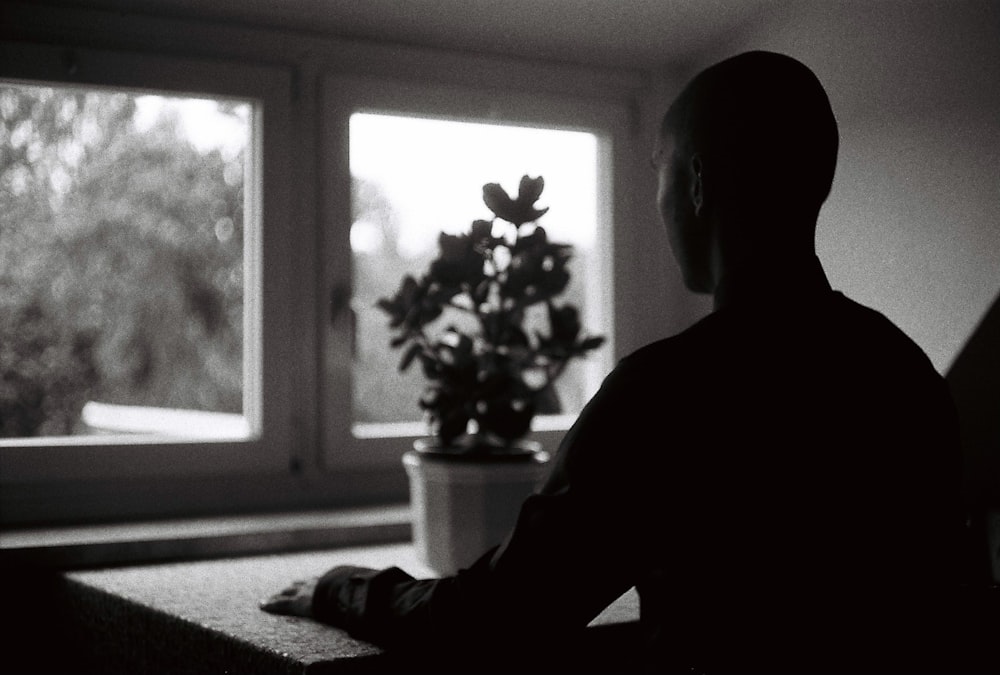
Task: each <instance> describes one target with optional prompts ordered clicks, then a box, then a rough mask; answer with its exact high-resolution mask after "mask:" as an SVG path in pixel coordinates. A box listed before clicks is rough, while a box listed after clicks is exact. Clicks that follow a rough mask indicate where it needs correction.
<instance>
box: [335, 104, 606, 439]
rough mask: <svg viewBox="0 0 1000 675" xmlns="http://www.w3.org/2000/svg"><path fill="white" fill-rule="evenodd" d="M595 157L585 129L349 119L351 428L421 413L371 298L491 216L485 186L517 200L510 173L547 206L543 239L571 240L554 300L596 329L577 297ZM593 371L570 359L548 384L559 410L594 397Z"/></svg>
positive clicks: (589, 363)
mask: <svg viewBox="0 0 1000 675" xmlns="http://www.w3.org/2000/svg"><path fill="white" fill-rule="evenodd" d="M597 162H598V142H597V138H596V137H595V136H594V135H593V134H589V133H584V132H577V131H566V130H553V129H540V128H528V127H515V126H501V125H495V124H475V123H466V122H454V121H448V120H441V119H427V118H415V117H398V116H390V115H381V114H361V113H359V114H355V115H353V116H352V117H351V126H350V165H351V175H352V195H353V200H352V209H353V214H352V216H353V226H352V228H351V248H352V251H353V256H354V294H355V296H354V302H353V309H354V313H355V319H356V336H355V358H356V362H355V368H354V373H353V374H354V416H355V420H354V421H355V433H356V434H358V435H362V436H370V435H373V434H375V435H377V434H378V431H377V430H376V431H373V429H378V427H372V426H365V425H373V424H385V423H396V422H414V421H419V420H420V418H421V411H420V409H419V407H418V404H417V401H418V399H419V397H420V393H421V391H422V389H423V386H424V383H425V381H424V379H423V377H422V375H421V373H420V369H419V366H414V367H412V368H410V369H409V370H408V371H406V372H404V373H400V372H398V370H397V364H398V363H399V360H400V357H401V354H400V353H399V352H398V351H396V350H393V349H392V348H391V347H390V345H389V342H390V339H391V333H390V329H389V327H388V323H387V316H386V314H385V313H383V312H382V311H381V310H379V309H377V308H376V306H375V303H376V301H377V300H378V299H379V298H381V297H386V296H391V295H392V294H394V293H395V292H396V290H397V288H398V287H399V284H400V281H401V279H402V277H403V275H404V274H406V273H410V274H413V275H414V276H419V275H420V274H422V273H423V272H424V271H425V270H426V269H427V265H428V263H429V262H430V260H431V259H432V258H433V257H434V256H435V255H436V253H437V240H438V234H439V233H440V232H442V231H444V232H449V233H457V232H465V231H468V228H469V226H470V224H471V223H472V221H473V220H475V219H480V218H481V219H487V220H488V219H491V218H492V213H490V211H489V209H487V208H486V205H485V204H484V203H483V200H482V188H483V185H484V184H486V183H500V184H501V185H502V186H503V187H504V188H505V189H506V190H507V192H508V193H510V194H512V195H516V194H517V187H518V183H519V181H520V178H521V176H523V175H530V176H532V177H534V176H542V177H544V179H545V189H544V192H543V194H542V197H541V199H540V200H539V205H540V206H547V207H549V208H550V210H549V212H548V213H546V214H545V215H544V216H542V218H541V219H540V220H539V224H540V225H542V226H543V227H544V228H545V229H546V231H547V233H548V235H549V238H550V239H551V240H553V241H555V242H558V243H566V244H571V245H573V247H574V258H573V260H572V261H571V268H570V269H571V273H572V274H573V278H572V280H571V281H570V285H569V288H568V289H567V290H566V292H565V293H564V294H563V296H561V298H560V301H561V302H562V301H569V302H572V303H574V304H576V305H577V306H578V307H579V308H580V310H581V314H582V317H583V322H584V328H585V329H586V330H589V331H590V332H592V333H606V332H607V330H606V328H605V327H604V326H601V325H594V324H593V322H592V321H588V315H589V314H590V315H592V314H594V311H593V310H595V309H596V308H595V307H593V306H592V305H593V304H595V303H596V300H594V299H593V298H589V297H588V284H586V283H585V282H584V277H583V275H584V270H587V269H595V267H594V265H592V263H593V261H594V256H595V255H596V246H595V241H596V240H597V234H598V232H597V223H598V215H597V203H598V194H597V189H598V187H597V182H598V165H597ZM591 287H593V286H592V285H591ZM588 305H591V306H590V307H589V309H590V310H592V311H590V312H588ZM539 311H540V312H542V313H544V309H543V308H539ZM538 318H539V319H540V317H538ZM454 320H455V319H454V317H444V318H443V319H439V321H444V322H452V321H454ZM528 321H531V319H530V318H529V319H528ZM596 371H597V368H596V366H595V363H594V359H593V357H592V358H591V359H588V360H577V361H575V362H572V363H571V364H570V366H569V367H568V368H567V370H566V371H565V372H564V373H563V375H562V377H561V379H560V380H559V381H558V383H557V390H558V396H559V399H560V402H561V406H562V412H563V413H566V414H575V413H577V412H579V410H580V409H581V408H582V406H583V404H584V403H585V402H586V399H587V398H588V397H589V396H590V395H591V394H592V393H593V389H594V387H595V385H596V382H597V379H596V377H597V376H599V373H597V372H596Z"/></svg>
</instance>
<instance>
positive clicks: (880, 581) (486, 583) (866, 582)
mask: <svg viewBox="0 0 1000 675" xmlns="http://www.w3.org/2000/svg"><path fill="white" fill-rule="evenodd" d="M799 276H800V280H799V282H798V283H797V284H796V286H795V287H794V288H791V289H782V291H781V292H780V293H778V292H773V291H771V292H768V293H764V292H759V293H758V292H753V289H751V290H749V291H748V290H746V289H744V290H742V291H741V294H740V295H739V296H734V297H731V298H726V297H725V294H721V295H720V297H723V298H724V299H725V300H726V302H724V303H723V304H722V306H721V308H720V309H717V310H716V311H715V312H714V313H712V314H711V315H709V316H708V317H706V318H705V319H703V320H702V321H700V322H699V323H697V324H695V325H694V326H692V327H691V328H690V329H688V330H686V331H684V332H683V333H681V334H679V335H676V336H674V337H671V338H667V339H665V340H661V341H659V342H656V343H654V344H651V345H648V346H646V347H644V348H642V349H640V350H638V351H636V352H634V353H633V354H631V355H630V356H628V357H626V358H625V359H623V360H622V361H621V362H620V363H619V364H618V366H617V367H616V368H615V369H614V370H613V371H612V372H611V373H610V374H609V375H608V376H607V378H606V379H605V381H604V383H603V385H602V387H601V389H600V391H599V392H598V393H597V395H596V396H594V398H593V399H592V400H591V401H590V402H589V403H588V404H587V406H586V407H585V409H584V410H583V412H582V413H581V414H580V416H579V418H578V420H577V421H576V424H575V425H574V426H573V427H572V429H570V431H569V432H568V433H567V434H566V436H565V438H564V440H563V442H562V444H561V446H560V448H559V451H558V454H557V456H556V459H555V461H554V465H553V467H552V470H551V474H550V475H549V477H548V479H547V481H546V482H545V484H544V486H543V487H542V488H541V489H540V490H539V491H538V492H537V494H534V495H533V496H531V497H529V498H528V499H527V500H526V501H525V503H524V505H523V507H522V509H521V512H520V516H519V519H518V522H517V525H516V527H515V529H514V530H513V532H512V533H511V534H510V536H509V537H508V538H507V540H506V541H505V542H504V543H503V544H502V546H500V547H499V548H497V549H494V550H492V551H489V552H486V553H485V554H484V555H483V557H482V558H480V559H479V561H478V562H477V563H475V564H474V565H473V566H472V567H471V568H470V569H467V570H463V571H461V572H459V573H458V574H457V575H455V576H452V577H447V578H444V579H439V580H414V579H412V578H410V577H409V576H408V575H406V574H404V573H403V572H401V571H400V570H398V569H390V570H386V571H381V572H375V571H365V570H360V569H358V570H343V569H341V570H332V571H331V572H330V573H328V574H327V575H326V576H325V577H324V578H323V579H322V580H321V582H320V584H319V586H318V588H317V591H316V594H315V596H314V606H313V607H314V613H315V615H316V616H317V618H319V619H321V620H325V621H329V622H331V623H334V624H337V625H340V626H343V627H345V628H347V629H348V630H350V631H351V632H352V633H354V634H356V635H358V636H361V637H364V638H367V639H369V640H372V641H374V642H377V643H381V644H384V645H387V646H390V647H399V648H405V647H413V646H414V645H422V646H424V647H428V646H429V645H439V646H441V645H445V646H448V645H450V646H452V647H456V646H462V645H464V646H468V645H488V644H493V645H497V644H531V643H533V642H538V643H541V642H546V641H549V642H551V643H553V644H557V643H558V644H564V643H561V642H560V640H564V639H567V638H568V636H571V635H572V634H573V633H574V631H579V630H580V629H582V628H583V627H585V626H586V625H587V624H588V623H589V622H590V621H591V620H592V619H593V618H594V617H595V616H596V615H597V614H599V613H600V612H601V610H602V609H604V608H605V607H606V606H607V605H608V604H610V603H611V602H613V601H614V600H615V599H616V598H617V597H618V596H619V595H621V594H622V593H623V592H625V591H626V590H628V589H629V588H631V587H632V586H636V587H637V590H638V592H639V596H640V613H641V620H640V625H641V627H642V634H643V642H642V646H641V647H637V649H641V650H643V652H644V656H643V658H644V659H647V660H648V662H650V663H653V664H661V665H665V666H670V667H680V668H685V667H687V666H693V667H697V668H709V669H711V668H720V669H724V670H725V669H734V668H735V669H747V668H751V667H753V666H754V664H756V665H757V666H760V667H767V668H780V667H783V666H787V667H789V668H794V669H802V668H807V667H814V666H829V667H834V668H836V667H852V666H853V665H857V663H858V661H857V659H868V658H876V657H874V656H872V653H873V650H879V651H880V653H882V655H883V656H885V654H889V656H888V658H895V657H897V656H898V655H899V653H900V652H899V651H898V648H899V645H898V644H897V642H905V643H906V645H907V647H906V649H907V650H908V651H907V652H906V653H908V654H915V653H917V652H918V651H919V650H916V649H914V648H913V640H914V639H917V636H918V634H920V631H922V630H923V629H924V627H926V626H928V625H929V623H928V621H937V620H939V619H940V617H941V609H940V607H941V605H940V602H939V599H940V598H941V597H942V596H943V594H945V595H946V591H947V589H948V588H950V587H951V586H952V585H953V584H955V583H956V581H957V578H956V574H957V569H956V565H957V560H956V556H957V554H958V552H959V551H960V542H959V537H960V532H961V528H962V514H961V508H960V498H959V485H960V471H961V469H960V462H961V453H960V450H959V446H958V431H957V423H956V419H955V413H954V410H953V405H952V402H951V399H950V396H949V394H948V391H947V388H946V385H945V383H944V381H943V379H942V378H941V377H940V375H939V374H938V373H937V372H936V371H935V369H934V368H933V366H932V364H931V363H930V361H929V360H928V359H927V357H926V356H925V354H924V353H923V352H922V351H921V350H920V349H919V348H918V347H917V346H916V345H915V344H914V343H913V342H912V341H911V340H910V339H909V338H907V337H906V336H905V335H904V334H903V333H902V332H901V331H900V330H899V329H898V328H897V327H896V326H894V325H893V324H892V323H891V322H890V321H889V320H888V319H886V318H885V317H884V316H882V315H881V314H879V313H877V312H875V311H873V310H871V309H868V308H865V307H863V306H861V305H859V304H857V303H855V302H853V301H851V300H849V299H847V298H846V297H844V296H843V295H842V294H840V293H838V292H834V291H832V290H831V289H830V287H829V284H828V283H827V281H826V277H825V276H824V275H823V272H822V269H821V268H820V267H819V263H818V261H815V262H814V264H813V265H812V266H811V267H809V268H808V269H807V270H806V271H805V272H804V273H803V274H801V275H799ZM760 290H761V291H763V290H766V289H760ZM914 631H917V632H914ZM918 644H919V643H918ZM894 650H895V651H894ZM874 663H875V662H869V663H865V662H863V661H862V665H861V667H862V668H866V667H868V666H872V667H877V666H875V665H874Z"/></svg>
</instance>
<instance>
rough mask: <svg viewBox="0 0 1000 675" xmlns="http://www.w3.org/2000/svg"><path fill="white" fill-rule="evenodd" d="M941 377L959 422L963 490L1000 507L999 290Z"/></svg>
mask: <svg viewBox="0 0 1000 675" xmlns="http://www.w3.org/2000/svg"><path fill="white" fill-rule="evenodd" d="M946 377H947V380H948V384H949V386H950V387H951V391H952V395H953V396H954V397H955V404H956V406H957V407H958V414H959V419H960V422H961V425H962V446H963V448H964V450H965V460H966V476H965V481H966V490H967V493H968V494H969V496H970V498H972V499H973V500H974V502H977V503H988V504H989V505H990V506H993V507H1000V295H998V296H997V297H996V298H994V300H993V304H992V305H991V306H990V308H989V310H988V311H987V312H986V315H985V316H984V317H983V318H982V320H981V321H980V322H979V325H978V326H977V327H976V329H975V331H973V333H972V336H971V337H970V338H969V340H968V341H967V342H966V343H965V346H964V347H963V348H962V350H961V351H960V352H959V354H958V356H957V357H956V358H955V360H954V362H953V363H952V366H951V368H950V369H949V370H948V374H947V376H946Z"/></svg>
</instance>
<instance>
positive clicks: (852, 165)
mask: <svg viewBox="0 0 1000 675" xmlns="http://www.w3.org/2000/svg"><path fill="white" fill-rule="evenodd" d="M748 49H767V50H774V51H780V52H784V53H787V54H790V55H792V56H795V57H797V58H799V59H800V60H802V61H803V62H805V63H806V64H807V65H809V66H810V67H811V68H812V69H813V70H814V71H815V72H816V74H817V75H818V76H819V78H820V80H821V81H823V82H824V84H825V85H826V87H827V91H828V93H829V95H830V98H831V102H832V104H833V107H834V112H835V113H836V114H837V117H838V121H839V123H840V131H841V150H840V157H839V161H838V166H837V175H836V178H835V181H834V189H833V192H832V194H831V196H830V199H829V200H828V202H827V204H826V206H825V207H824V209H823V211H822V213H821V215H820V223H819V228H818V232H817V252H818V254H819V256H820V258H821V260H822V261H823V263H824V265H825V267H826V269H827V273H828V276H829V277H830V281H831V283H832V284H833V286H834V287H835V288H838V289H840V290H843V291H844V292H845V293H846V294H847V295H849V296H850V297H853V298H854V299H856V300H858V301H860V302H862V303H864V304H867V305H869V306H872V307H874V308H876V309H878V310H880V311H881V312H883V313H884V314H886V315H887V316H888V317H889V318H890V319H892V320H893V321H895V322H896V323H897V324H898V325H899V326H900V327H901V328H902V329H903V330H904V331H906V333H907V334H909V335H910V336H911V337H912V338H913V339H914V340H915V341H916V342H917V343H918V344H920V346H921V347H923V349H924V350H925V351H926V352H927V354H928V356H929V357H930V358H931V360H932V361H933V362H934V365H935V366H936V367H937V368H938V370H940V371H941V372H945V371H947V369H948V367H949V366H950V364H951V362H952V360H953V359H954V358H955V356H956V354H957V353H958V352H959V350H960V349H961V348H962V346H963V345H964V344H965V342H966V340H967V339H968V338H969V335H970V334H971V332H972V331H973V329H974V328H975V326H976V325H977V324H978V322H979V321H980V319H981V317H982V316H983V315H984V314H985V312H986V310H987V309H988V307H989V306H990V304H991V303H992V301H993V299H994V298H995V297H996V296H997V294H998V292H1000V3H996V2H988V1H986V2H984V1H975V2H969V1H967V0H957V1H949V2H927V1H926V0H918V1H915V2H905V3H904V2H891V1H883V2H857V1H850V2H825V1H824V2H820V1H817V0H805V1H803V2H796V3H785V4H782V5H781V6H780V7H779V8H777V10H776V11H775V12H773V13H772V14H771V15H769V16H768V17H767V19H766V21H763V22H761V23H760V24H759V25H758V26H757V27H756V30H755V31H752V32H751V33H749V34H748V35H745V36H742V37H741V38H740V39H739V40H733V41H731V42H730V43H729V44H728V45H726V47H725V48H724V49H720V50H719V51H718V52H715V53H713V54H711V55H710V56H708V57H707V58H706V59H705V60H704V63H701V64H699V66H698V67H699V68H700V67H703V66H704V65H708V64H709V63H711V62H713V61H715V60H717V59H719V58H723V57H725V56H729V55H731V54H735V53H738V52H740V51H744V50H748ZM777 180H780V177H777Z"/></svg>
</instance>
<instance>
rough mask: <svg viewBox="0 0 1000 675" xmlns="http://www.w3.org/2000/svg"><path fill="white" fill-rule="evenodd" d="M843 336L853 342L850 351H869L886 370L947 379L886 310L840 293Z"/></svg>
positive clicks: (868, 356) (840, 334)
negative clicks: (888, 315)
mask: <svg viewBox="0 0 1000 675" xmlns="http://www.w3.org/2000/svg"><path fill="white" fill-rule="evenodd" d="M835 295H836V299H835V303H836V306H837V310H836V311H837V315H836V320H837V321H838V322H840V330H838V331H837V335H838V337H839V339H843V340H845V341H849V342H852V343H853V345H850V346H849V351H851V352H853V353H856V354H860V353H863V354H865V355H866V360H867V361H872V362H877V363H878V364H879V370H880V371H881V372H884V373H890V372H892V373H894V374H895V375H897V376H898V375H899V374H900V373H905V374H907V375H908V376H910V377H915V378H923V379H924V380H935V381H936V380H941V379H943V378H942V377H941V375H940V373H938V371H937V369H936V368H935V367H934V364H933V363H932V362H931V360H930V357H928V356H927V353H926V352H925V351H924V350H923V348H921V347H920V345H918V344H917V343H916V342H915V341H914V340H913V339H912V338H911V337H910V336H909V335H907V334H906V332H905V331H904V330H903V329H902V328H900V327H899V326H898V325H897V324H896V323H895V322H894V321H892V319H890V318H889V317H887V316H886V315H885V314H883V313H882V312H880V311H878V310H877V309H873V308H872V307H868V306H867V305H863V304H861V303H859V302H857V301H855V300H852V299H851V298H848V297H847V296H845V295H843V294H842V293H836V294H835Z"/></svg>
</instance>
